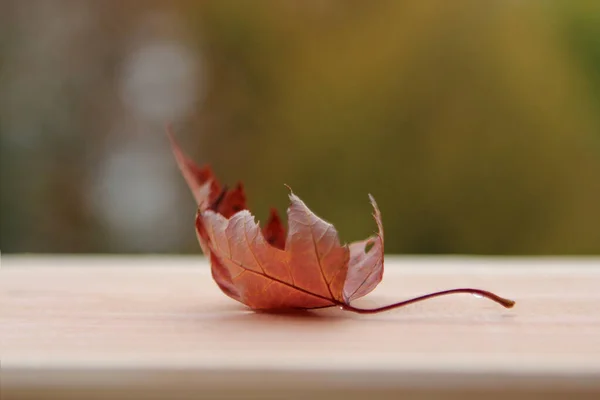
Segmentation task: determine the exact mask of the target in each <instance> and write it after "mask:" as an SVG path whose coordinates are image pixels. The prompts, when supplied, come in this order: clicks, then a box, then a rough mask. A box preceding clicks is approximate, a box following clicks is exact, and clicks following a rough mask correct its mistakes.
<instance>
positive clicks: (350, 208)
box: [186, 1, 600, 254]
mask: <svg viewBox="0 0 600 400" xmlns="http://www.w3.org/2000/svg"><path fill="white" fill-rule="evenodd" d="M598 4H599V3H598V2H594V1H590V2H587V3H585V2H568V3H567V2H562V3H551V2H514V1H508V2H479V1H459V2H430V1H426V2H404V1H377V2H359V1H355V2H347V1H327V2H303V3H302V2H278V1H273V2H259V3H244V4H240V2H237V1H221V2H210V3H208V4H203V5H202V6H198V7H197V8H196V9H195V12H192V13H191V14H190V15H191V16H192V17H191V18H197V19H195V20H194V21H196V22H197V23H196V24H195V26H197V27H198V37H200V38H202V41H200V42H199V45H200V46H201V48H202V51H204V52H207V54H208V57H209V59H210V60H212V64H211V69H212V71H213V77H215V81H214V82H213V86H212V89H211V91H210V93H209V99H208V102H207V103H208V107H207V108H206V109H204V110H202V111H200V112H199V114H198V118H197V120H196V121H195V122H193V123H192V124H191V125H190V126H189V127H187V128H186V130H190V131H194V130H196V131H198V132H204V133H205V134H204V135H203V136H202V137H199V138H198V139H197V140H198V142H197V143H198V146H199V147H202V148H204V149H205V150H204V151H203V153H204V154H208V155H209V156H208V160H207V161H209V162H211V163H212V164H213V165H214V166H215V168H216V170H217V171H218V173H219V174H220V175H221V176H223V177H224V178H225V180H227V181H230V182H233V181H234V180H237V179H241V180H243V181H244V182H245V183H246V185H247V189H248V192H249V197H250V201H251V205H252V206H253V208H254V209H255V210H256V213H257V214H258V215H259V216H262V217H263V218H264V215H265V213H266V207H267V205H268V204H269V203H274V204H276V205H277V206H278V207H279V208H280V209H284V208H285V206H286V201H287V199H286V196H285V194H286V191H285V188H284V187H283V186H282V183H284V182H285V183H287V184H289V185H291V186H292V188H294V191H295V192H297V194H299V195H300V196H301V197H302V198H304V199H305V201H306V202H307V203H308V204H309V206H311V207H313V209H314V210H315V211H316V212H317V213H318V214H319V215H321V216H323V217H324V218H326V219H328V220H330V221H331V222H333V223H334V224H335V225H336V227H337V228H338V230H339V231H340V232H341V235H342V237H343V238H344V239H346V240H354V239H357V238H360V237H362V236H364V235H365V234H367V233H370V232H371V231H372V230H374V224H373V221H372V220H371V218H370V217H369V211H370V209H369V205H368V201H367V196H366V194H367V193H372V194H373V195H374V196H375V197H376V199H377V200H378V202H379V204H380V206H381V208H382V212H383V219H384V226H385V229H386V239H387V241H386V249H387V251H389V252H402V253H405V252H407V253H476V254H557V253H561V254H575V253H599V252H600V118H599V117H600V103H598V102H597V100H598V98H599V96H600V84H599V82H600V80H599V77H600V72H599V71H600V53H599V51H600V42H599V40H600V23H599V18H600V8H599V7H598ZM206 148H208V149H210V150H208V151H207V150H206Z"/></svg>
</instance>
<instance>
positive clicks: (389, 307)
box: [340, 288, 515, 314]
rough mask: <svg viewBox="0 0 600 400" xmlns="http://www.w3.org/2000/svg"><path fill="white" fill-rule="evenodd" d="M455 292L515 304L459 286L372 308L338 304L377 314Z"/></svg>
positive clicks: (510, 304) (365, 312) (353, 309)
mask: <svg viewBox="0 0 600 400" xmlns="http://www.w3.org/2000/svg"><path fill="white" fill-rule="evenodd" d="M456 293H468V294H472V295H474V296H481V297H485V298H487V299H490V300H492V301H495V302H496V303H498V304H500V305H501V306H503V307H505V308H512V307H513V306H514V305H515V302H514V301H513V300H509V299H505V298H503V297H500V296H498V295H496V294H494V293H492V292H488V291H487V290H480V289H471V288H461V289H450V290H443V291H441V292H435V293H429V294H426V295H423V296H419V297H415V298H412V299H408V300H404V301H400V302H398V303H394V304H390V305H387V306H383V307H378V308H372V309H363V308H356V307H353V306H351V305H349V304H341V305H340V306H341V307H342V308H343V309H344V310H346V311H351V312H355V313H358V314H377V313H380V312H384V311H389V310H392V309H394V308H400V307H404V306H407V305H409V304H413V303H418V302H420V301H423V300H427V299H432V298H434V297H440V296H446V295H449V294H456Z"/></svg>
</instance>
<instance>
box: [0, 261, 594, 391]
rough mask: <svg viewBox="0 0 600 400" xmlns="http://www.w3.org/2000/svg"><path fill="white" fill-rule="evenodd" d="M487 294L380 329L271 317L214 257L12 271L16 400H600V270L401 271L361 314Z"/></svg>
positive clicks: (39, 264)
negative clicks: (492, 296)
mask: <svg viewBox="0 0 600 400" xmlns="http://www.w3.org/2000/svg"><path fill="white" fill-rule="evenodd" d="M453 287H478V288H483V289H487V290H491V291H494V292H496V293H497V294H499V295H502V296H505V297H508V298H512V299H514V300H516V301H517V304H516V306H515V308H513V309H510V310H506V309H503V308H501V307H500V306H498V305H496V304H495V303H492V302H489V301H487V300H483V299H478V298H475V297H473V296H470V295H455V296H451V297H445V298H439V299H434V300H430V301H427V302H424V303H420V304H415V305H411V306H409V307H406V308H403V309H398V310H395V311H391V312H388V313H385V314H379V315H355V314H351V313H348V312H344V311H341V310H338V309H328V310H322V311H318V312H313V313H304V314H302V313H301V314H286V315H282V314H279V315H273V314H257V313H253V312H250V311H248V310H247V309H245V308H244V307H243V306H242V305H240V304H238V303H236V302H234V301H233V300H230V299H229V298H228V297H226V296H225V295H223V294H222V293H221V292H220V291H219V289H218V288H217V286H216V285H215V284H214V282H213V281H212V279H211V277H210V271H209V269H208V265H207V264H206V262H205V260H204V259H203V258H200V257H161V256H147V257H101V256H98V257H91V256H89V257H50V256H38V257H33V256H12V257H8V256H2V264H1V267H0V361H1V377H0V383H1V385H0V387H1V390H3V397H1V398H2V399H3V400H5V398H8V397H5V396H10V398H39V397H40V396H41V397H44V396H45V397H72V398H82V397H85V398H108V397H111V398H115V396H117V397H119V396H120V395H123V394H125V395H127V396H133V397H136V396H137V397H140V398H157V397H161V396H162V395H165V396H166V397H170V396H172V395H173V393H176V394H177V395H178V396H184V397H185V396H188V397H189V398H199V397H202V396H204V397H215V396H217V395H220V396H232V397H252V396H258V397H259V398H266V397H268V396H274V397H285V398H294V397H310V396H312V397H322V398H338V397H340V398H341V397H343V398H346V399H349V398H365V397H370V398H373V397H382V398H383V397H389V398H398V396H399V395H403V396H408V397H404V398H435V397H437V396H439V395H443V397H444V398H452V397H454V396H456V397H457V398H458V397H460V398H461V399H464V398H481V397H482V396H483V397H486V398H506V397H507V396H512V397H514V398H516V397H522V398H562V396H566V395H567V394H568V395H569V396H571V397H573V396H575V397H578V398H587V397H589V398H593V397H595V396H596V395H598V394H600V307H599V306H600V260H599V259H594V258H591V259H579V260H578V259H556V258H547V259H543V258H533V259H519V258H503V259H493V258H458V257H457V258H448V257H446V258H418V257H413V258H409V257H405V258H394V257H388V258H387V261H386V271H385V274H384V281H383V283H382V284H381V285H380V286H379V287H378V288H377V289H376V291H375V292H373V293H372V294H370V295H368V296H367V298H365V299H363V300H361V301H357V302H356V303H355V304H356V305H360V306H363V307H374V306H377V305H384V304H387V303H391V302H395V301H398V300H401V299H403V298H408V297H412V296H416V295H420V294H424V293H427V292H430V291H435V290H440V289H448V288H453Z"/></svg>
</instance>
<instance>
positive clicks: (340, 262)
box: [169, 131, 514, 313]
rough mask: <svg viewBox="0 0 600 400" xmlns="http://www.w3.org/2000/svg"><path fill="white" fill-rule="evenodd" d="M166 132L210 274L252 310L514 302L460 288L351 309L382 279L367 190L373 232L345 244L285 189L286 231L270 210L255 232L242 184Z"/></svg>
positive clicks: (379, 236)
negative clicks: (225, 180)
mask: <svg viewBox="0 0 600 400" xmlns="http://www.w3.org/2000/svg"><path fill="white" fill-rule="evenodd" d="M169 138H170V140H171V145H172V148H173V154H174V155H175V159H176V160H177V164H178V166H179V168H180V170H181V172H182V174H183V176H184V178H185V180H186V182H187V184H188V186H189V187H190V189H191V191H192V194H193V195H194V198H195V199H196V203H197V204H198V210H197V214H196V233H197V237H198V241H199V243H200V247H201V248H202V251H203V252H204V254H205V255H206V256H207V257H208V258H209V259H210V263H211V271H212V276H213V279H214V280H215V282H216V283H217V285H218V286H219V288H220V289H221V290H222V291H223V292H224V293H225V294H226V295H228V296H229V297H231V298H233V299H235V300H237V301H239V302H241V303H243V304H245V305H247V306H248V307H250V308H252V309H254V310H284V309H315V308H323V307H332V306H338V307H341V308H343V309H345V310H348V311H354V312H358V313H376V312H381V311H386V310H390V309H392V308H397V307H401V306H404V305H407V304H411V303H414V302H417V301H421V300H425V299H428V298H432V297H436V296H442V295H446V294H451V293H471V294H475V295H480V296H483V297H487V298H489V299H491V300H493V301H496V302H497V303H499V304H501V305H503V306H504V307H507V308H510V307H512V306H513V305H514V302H513V301H512V300H508V299H504V298H501V297H499V296H497V295H495V294H493V293H490V292H487V291H484V290H479V289H470V288H465V289H452V290H446V291H443V292H436V293H431V294H428V295H425V296H421V297H417V298H414V299H410V300H405V301H402V302H399V303H395V304H391V305H389V306H385V307H380V308H376V309H360V308H356V307H353V306H352V305H350V302H351V301H353V300H355V299H358V298H360V297H362V296H364V295H366V294H368V293H369V292H371V291H372V290H373V289H375V287H376V286H377V285H378V284H379V282H381V279H382V277H383V259H384V239H383V224H382V222H381V213H380V211H379V208H378V207H377V203H376V202H375V199H374V198H373V197H372V196H369V198H370V200H371V204H372V206H373V209H374V213H373V216H374V218H375V222H376V223H377V226H378V233H377V234H375V235H373V236H372V237H370V238H368V239H366V240H362V241H358V242H355V243H351V244H350V245H345V244H341V243H340V240H339V237H338V233H337V231H336V229H335V228H334V226H333V225H332V224H330V223H328V222H326V221H324V220H322V219H321V218H319V217H318V216H316V215H315V214H314V213H313V212H312V211H311V210H310V209H309V208H308V207H307V206H306V204H304V202H303V201H302V200H300V198H299V197H298V196H296V195H295V194H294V193H293V192H292V191H291V189H290V195H289V197H290V206H289V208H288V210H287V214H288V230H287V233H286V230H285V228H284V227H283V224H282V223H281V219H280V218H279V215H278V214H277V211H276V210H274V209H272V210H271V214H270V217H269V220H268V222H267V224H266V225H265V226H264V228H263V229H262V230H261V229H260V226H259V224H258V223H257V222H256V221H255V219H254V216H253V215H252V214H251V213H250V212H249V211H248V209H247V207H246V196H245V194H244V189H243V186H242V185H241V184H238V185H237V186H236V187H235V188H234V189H232V190H231V189H228V188H227V187H221V185H220V184H219V182H218V181H217V179H216V178H215V176H214V174H213V172H212V170H211V169H210V167H208V166H206V167H203V168H200V167H198V166H196V164H194V163H193V162H192V161H191V160H190V159H189V158H188V157H187V156H186V155H185V154H183V152H182V151H181V149H180V147H179V145H178V144H177V142H176V141H175V139H174V137H173V135H172V134H171V132H170V131H169Z"/></svg>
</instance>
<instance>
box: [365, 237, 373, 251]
mask: <svg viewBox="0 0 600 400" xmlns="http://www.w3.org/2000/svg"><path fill="white" fill-rule="evenodd" d="M373 246H375V243H374V242H373V241H372V240H369V241H368V242H367V244H366V245H365V253H368V252H369V251H370V250H371V249H372V248H373Z"/></svg>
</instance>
